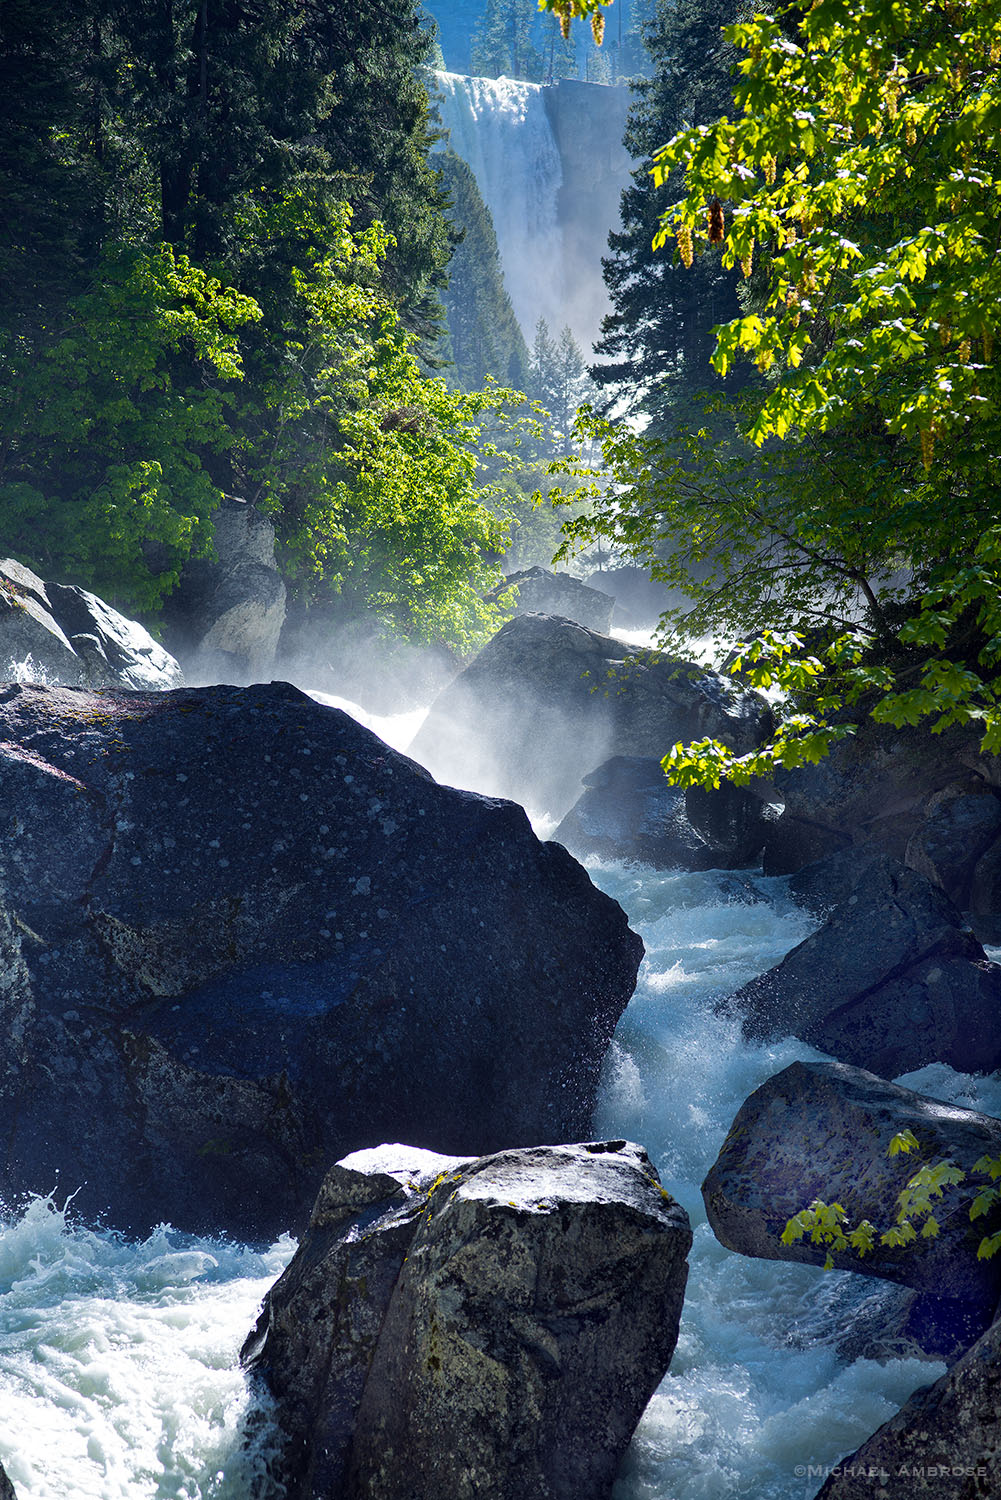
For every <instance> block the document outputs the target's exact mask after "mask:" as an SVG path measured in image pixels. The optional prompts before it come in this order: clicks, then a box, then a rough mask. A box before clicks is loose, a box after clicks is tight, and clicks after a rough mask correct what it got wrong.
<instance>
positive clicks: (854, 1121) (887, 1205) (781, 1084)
mask: <svg viewBox="0 0 1001 1500" xmlns="http://www.w3.org/2000/svg"><path fill="white" fill-rule="evenodd" d="M903 1130H911V1131H912V1132H913V1133H914V1135H915V1136H916V1137H917V1140H918V1144H919V1148H920V1149H919V1150H918V1151H915V1152H912V1153H910V1154H909V1155H903V1154H901V1155H897V1156H894V1157H889V1156H887V1154H886V1153H887V1148H888V1147H889V1144H890V1141H891V1139H892V1138H893V1136H894V1135H896V1134H897V1133H898V1132H901V1131H903ZM999 1151H1001V1120H996V1119H994V1118H992V1117H991V1116H990V1115H982V1114H978V1113H977V1112H976V1111H975V1110H968V1109H960V1108H958V1107H957V1106H955V1105H947V1104H943V1103H941V1102H940V1101H939V1100H936V1099H931V1098H929V1097H928V1096H926V1095H924V1094H917V1093H915V1092H914V1091H913V1090H911V1089H905V1088H901V1087H899V1086H898V1085H897V1084H893V1083H887V1082H886V1080H885V1079H882V1078H876V1077H875V1076H874V1075H873V1074H871V1073H866V1072H864V1071H863V1070H862V1069H860V1068H850V1067H847V1066H845V1065H844V1064H842V1063H819V1062H818V1063H793V1064H792V1065H791V1066H790V1067H788V1068H785V1069H783V1071H782V1072H781V1073H777V1074H776V1075H775V1076H774V1077H772V1078H769V1079H768V1081H767V1082H766V1083H764V1084H762V1086H761V1087H760V1088H759V1089H756V1090H755V1092H754V1093H753V1094H751V1095H750V1097H749V1098H748V1099H746V1100H745V1101H744V1103H743V1104H742V1106H741V1108H740V1110H739V1111H738V1113H737V1115H736V1118H735V1119H734V1122H733V1124H732V1126H731V1127H730V1131H729V1134H728V1135H727V1138H726V1141H725V1142H724V1145H723V1148H722V1150H721V1151H720V1154H719V1157H718V1158H717V1160H716V1162H715V1164H714V1165H713V1167H712V1168H711V1170H710V1172H709V1174H708V1176H707V1177H706V1180H705V1182H704V1183H703V1185H702V1196H703V1198H704V1200H705V1204H706V1211H707V1213H708V1216H709V1223H710V1225H711V1226H712V1230H713V1233H714V1234H715V1235H716V1237H717V1239H718V1240H719V1241H720V1242H721V1243H722V1244H724V1245H726V1246H727V1248H728V1249H730V1250H737V1251H739V1252H740V1253H741V1254H742V1255H753V1256H758V1257H762V1258H764V1259H766V1260H794V1261H806V1262H808V1263H810V1264H814V1265H822V1264H823V1262H824V1259H825V1257H826V1255H827V1249H826V1247H824V1246H821V1245H814V1244H812V1243H810V1242H809V1241H808V1240H798V1241H796V1242H794V1243H793V1244H790V1245H784V1244H783V1243H782V1240H781V1235H782V1231H783V1229H784V1228H785V1225H786V1223H787V1221H788V1220H789V1219H790V1218H791V1217H792V1216H793V1215H794V1214H797V1213H799V1211H800V1210H801V1209H803V1208H807V1207H808V1206H809V1205H810V1204H811V1203H812V1202H813V1200H814V1199H817V1198H819V1199H821V1200H822V1201H823V1202H825V1203H840V1204H841V1205H842V1207H843V1208H844V1209H845V1211H846V1213H847V1215H848V1221H849V1223H850V1224H851V1225H853V1226H854V1225H855V1224H858V1223H859V1222H860V1221H861V1220H862V1219H869V1220H870V1221H871V1222H872V1223H873V1224H875V1225H877V1227H879V1228H881V1229H882V1228H888V1227H889V1226H890V1224H892V1223H893V1221H894V1218H895V1215H896V1200H897V1194H898V1193H899V1191H900V1190H901V1188H902V1187H903V1186H904V1184H905V1183H906V1182H907V1180H908V1178H909V1177H910V1176H911V1175H912V1174H913V1173H914V1172H915V1171H917V1169H918V1167H919V1166H921V1165H923V1164H925V1163H934V1162H937V1161H940V1160H951V1161H953V1162H955V1163H956V1164H957V1165H958V1166H959V1167H960V1168H961V1169H962V1170H963V1171H965V1172H966V1173H967V1174H969V1173H970V1171H971V1169H972V1167H973V1166H974V1164H975V1163H976V1162H977V1161H978V1160H979V1159H980V1158H981V1157H982V1156H984V1155H985V1154H986V1155H992V1156H995V1155H997V1154H998V1152H999ZM976 1181H980V1179H975V1178H972V1177H971V1178H970V1182H971V1183H975V1182H976ZM983 1181H986V1179H983ZM971 1198H972V1194H970V1193H969V1192H966V1193H956V1192H952V1193H950V1194H949V1195H948V1196H946V1197H945V1198H944V1199H942V1200H940V1202H941V1207H940V1208H938V1209H937V1210H936V1216H937V1218H938V1220H939V1225H940V1229H939V1234H938V1235H937V1236H936V1237H935V1238H933V1239H924V1238H920V1237H919V1238H918V1240H917V1241H916V1242H914V1243H912V1244H910V1245H906V1246H904V1247H902V1248H896V1247H893V1246H887V1245H883V1244H881V1243H879V1242H878V1240H877V1243H876V1245H875V1246H874V1248H873V1250H872V1251H871V1252H870V1253H869V1254H867V1255H866V1256H865V1257H864V1258H863V1257H859V1256H858V1255H855V1254H854V1253H852V1252H847V1251H845V1252H842V1251H834V1252H833V1253H832V1258H833V1260H834V1263H835V1265H836V1266H837V1267H838V1268H839V1269H840V1270H848V1271H856V1272H859V1273H861V1274H862V1275H866V1276H881V1277H885V1278H886V1279H887V1280H889V1281H897V1282H901V1283H903V1284H904V1285H905V1286H909V1287H912V1288H914V1289H915V1290H917V1291H920V1292H926V1293H930V1294H931V1295H933V1296H935V1297H939V1298H945V1297H948V1298H952V1299H954V1301H955V1302H956V1303H957V1304H960V1303H962V1304H968V1305H969V1307H970V1311H971V1316H972V1317H973V1318H974V1319H976V1318H977V1317H982V1316H983V1315H984V1314H986V1315H988V1316H990V1315H991V1314H992V1313H993V1309H994V1308H995V1306H996V1304H997V1300H998V1295H999V1293H1001V1262H998V1261H996V1260H993V1261H991V1260H978V1259H977V1248H978V1246H979V1244H980V1241H981V1238H982V1237H983V1235H984V1233H985V1232H990V1228H991V1226H990V1224H989V1223H988V1226H987V1230H986V1231H985V1221H984V1220H983V1219H979V1220H977V1221H976V1222H971V1220H970V1217H969V1205H970V1202H971ZM994 1227H996V1226H994Z"/></svg>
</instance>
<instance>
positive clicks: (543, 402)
mask: <svg viewBox="0 0 1001 1500" xmlns="http://www.w3.org/2000/svg"><path fill="white" fill-rule="evenodd" d="M593 390H594V387H593V384H592V381H591V377H590V375H589V374H588V370H587V366H586V364H585V363H584V356H583V354H582V353H581V350H580V345H579V344H578V343H577V340H576V339H575V338H574V336H573V332H572V330H571V329H570V328H569V327H564V328H563V329H562V330H561V332H560V335H559V338H557V339H554V338H553V336H552V334H551V333H550V332H549V325H548V323H547V322H546V320H545V318H540V319H539V321H538V323H537V324H536V327H535V341H534V343H533V344H532V357H531V363H530V366H529V379H528V391H529V395H530V396H531V397H532V399H533V400H534V401H537V402H538V403H539V405H540V406H542V407H544V408H545V410H546V412H547V413H548V414H549V418H550V421H551V423H552V435H551V438H550V443H549V448H548V452H549V454H550V456H554V455H556V454H564V455H565V454H570V453H572V452H575V451H576V447H577V444H576V443H575V440H574V424H575V422H576V419H577V410H578V408H579V407H580V406H582V405H583V404H584V403H585V402H586V401H587V400H588V399H589V398H590V397H591V396H592V394H593Z"/></svg>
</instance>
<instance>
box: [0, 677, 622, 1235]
mask: <svg viewBox="0 0 1001 1500" xmlns="http://www.w3.org/2000/svg"><path fill="white" fill-rule="evenodd" d="M0 742H2V743H0V826H2V828H3V830H4V835H5V837H4V839H3V842H2V844H0V893H2V895H0V957H2V973H3V984H2V987H0V1016H2V1024H3V1030H4V1035H5V1037H6V1039H7V1045H6V1048H5V1050H4V1053H3V1056H2V1058H0V1122H2V1139H3V1147H2V1150H0V1192H2V1194H3V1196H4V1198H5V1199H7V1200H8V1201H10V1199H11V1197H12V1196H13V1195H16V1194H18V1193H21V1192H24V1191H26V1190H32V1191H39V1192H47V1191H49V1190H50V1189H51V1187H52V1183H53V1182H54V1181H55V1180H56V1176H57V1174H58V1175H59V1180H60V1181H61V1183H62V1184H63V1185H64V1186H65V1187H66V1188H67V1189H68V1190H72V1189H75V1188H79V1189H80V1192H79V1194H78V1196H77V1198H76V1200H75V1203H76V1207H77V1209H78V1210H79V1211H81V1212H83V1213H85V1214H88V1215H92V1214H94V1213H96V1212H98V1211H106V1212H107V1214H108V1215H109V1217H110V1219H111V1221H112V1222H113V1223H115V1224H117V1225H120V1226H122V1227H125V1228H129V1229H132V1230H136V1231H141V1230H143V1229H145V1228H148V1227H149V1226H150V1225H152V1224H156V1223H157V1222H159V1221H160V1220H162V1219H170V1220H172V1221H173V1222H174V1223H175V1224H177V1225H178V1226H179V1227H184V1228H191V1229H199V1230H218V1229H227V1230H229V1231H231V1232H232V1233H234V1234H238V1235H241V1236H243V1237H245V1238H247V1237H250V1238H264V1237H268V1236H272V1235H274V1234H276V1233H278V1232H280V1231H281V1230H282V1229H283V1228H286V1227H289V1226H294V1225H296V1224H299V1223H302V1222H303V1221H304V1220H305V1217H306V1215H307V1214H308V1211H309V1206H310V1204H311V1203H312V1201H313V1198H314V1196H315V1193H316V1187H317V1183H318V1181H319V1180H320V1177H321V1175H322V1172H323V1170H324V1168H325V1166H326V1165H327V1163H329V1162H330V1161H331V1160H335V1159H337V1157H339V1156H341V1155H343V1154H344V1153H345V1152H346V1151H350V1150H352V1149H355V1148H356V1147H358V1146H360V1145H363V1144H364V1143H366V1142H368V1141H371V1140H372V1139H374V1138H375V1139H378V1138H391V1137H399V1136H401V1135H407V1136H409V1137H410V1138H411V1139H412V1140H414V1141H415V1142H416V1143H417V1144H422V1143H431V1142H440V1143H441V1144H442V1146H443V1147H444V1148H445V1149H446V1150H449V1151H455V1152H462V1153H471V1152H482V1151H489V1150H495V1149H499V1148H500V1147H502V1146H505V1145H509V1144H511V1143H512V1142H517V1141H523V1140H525V1139H530V1138H532V1137H536V1138H541V1139H548V1140H560V1139H564V1140H565V1139H572V1138H574V1137H578V1138H579V1137H580V1136H581V1135H582V1134H585V1133H586V1127H587V1125H588V1122H589V1119H590V1113H591V1108H592V1104H593V1100H594V1091H595V1087H596V1082H597V1077H598V1070H599V1067H600V1064H601V1059H602V1056H603V1054H604V1051H605V1048H606V1046H607V1043H608V1040H609V1038H610V1036H611V1034H612V1030H613V1028H614V1026H615V1024H616V1022H617V1020H618V1018H619V1016H620V1014H621V1012H622V1010H623V1008H624V1006H625V1004H626V1001H627V1000H628V998H629V995H630V994H631V992H632V987H633V983H634V981H635V975H636V969H637V966H638V964H639V960H640V956H641V954H642V945H641V943H640V941H639V939H638V938H637V937H635V936H634V935H633V934H632V933H631V932H630V931H629V929H628V927H627V924H626V919H625V916H624V915H623V913H622V911H621V909H620V908H619V907H618V906H617V905H616V903H615V902H613V901H611V900H610V899H609V898H608V897H606V896H604V895H603V894H601V893H600V892H599V891H597V890H595V888H594V887H593V886H592V884H591V882H590V880H589V879H588V877H587V875H586V873H585V872H584V870H582V869H581V867H580V866H579V865H578V864H576V863H575V861H574V860H573V859H572V858H571V857H570V855H569V854H567V853H566V851H565V850H563V849H562V848H560V847H559V846H558V845H556V844H542V843H540V842H539V841H538V840H537V839H536V837H535V835H534V834H533V833H532V830H531V828H530V826H529V824H528V821H527V819H526V817H525V815H524V813H523V811H522V810H521V808H519V807H516V806H514V805H513V804H512V803H504V802H497V801H489V800H487V799H485V798H482V797H477V796H474V795H472V794H469V793H461V792H456V791H454V790H452V789H450V788H447V787H440V786H438V785H436V784H435V783H434V782H433V781H432V780H431V778H430V777H429V776H428V775H427V773H426V772H425V771H423V770H422V769H421V768H420V767H419V766H416V765H415V764H414V763H413V762H411V761H409V760H407V759H406V758H405V757H403V756H400V755H398V754H396V753H395V752H394V751H392V750H390V749H389V748H388V747H387V746H386V745H384V744H383V743H382V741H381V740H379V739H377V738H376V736H375V735H373V734H371V733H370V732H369V731H368V730H366V729H363V728H362V727H361V726H360V725H358V724H356V723H355V722H354V720H352V719H350V718H348V717H347V715H345V714H342V713H340V712H338V711H337V710H335V709H330V708H323V707H321V706H320V705H318V704H316V703H314V702H313V701H312V700H311V699H309V698H307V697H306V696H305V695H304V694H302V693H300V692H298V691H297V690H296V689H295V688H292V687H289V686H288V685H287V684H284V683H274V684H271V685H270V686H259V687H256V688H251V689H239V688H221V687H220V688H203V689H198V690H188V691H182V692H175V693H170V694H139V693H123V692H114V691H108V692H99V693H88V692H85V691H81V690H72V689H54V690H46V689H41V688H19V687H11V688H8V689H7V690H6V691H5V692H4V693H3V694H0Z"/></svg>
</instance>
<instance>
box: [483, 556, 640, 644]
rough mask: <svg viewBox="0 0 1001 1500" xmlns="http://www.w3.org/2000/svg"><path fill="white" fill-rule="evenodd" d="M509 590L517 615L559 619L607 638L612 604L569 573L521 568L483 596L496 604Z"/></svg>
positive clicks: (595, 589)
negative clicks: (570, 621)
mask: <svg viewBox="0 0 1001 1500" xmlns="http://www.w3.org/2000/svg"><path fill="white" fill-rule="evenodd" d="M512 590H513V597H514V612H515V614H517V615H528V614H535V615H559V616H560V617H561V619H564V620H573V621H574V623H575V624H576V625H583V626H584V627H585V629H587V630H596V631H597V632H598V634H599V635H607V634H608V632H609V631H610V630H611V628H612V612H613V610H614V609H615V600H614V599H613V598H612V596H611V594H605V593H603V592H602V591H601V590H600V589H597V588H595V587H594V585H593V584H587V583H582V582H581V581H580V579H579V578H574V577H573V575H572V574H570V573H553V572H550V570H549V569H548V568H525V569H523V570H522V571H521V572H520V573H508V574H506V575H505V577H504V580H503V582H502V583H500V584H499V585H498V586H497V588H495V589H494V590H492V592H491V593H490V594H489V595H488V596H487V597H488V599H491V600H496V599H499V598H501V597H506V596H508V595H509V594H510V593H511V591H512Z"/></svg>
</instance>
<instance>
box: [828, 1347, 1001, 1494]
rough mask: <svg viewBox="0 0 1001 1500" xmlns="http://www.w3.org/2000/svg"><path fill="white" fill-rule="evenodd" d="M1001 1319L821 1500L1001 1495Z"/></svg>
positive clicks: (845, 1463)
mask: <svg viewBox="0 0 1001 1500" xmlns="http://www.w3.org/2000/svg"><path fill="white" fill-rule="evenodd" d="M999 1410H1001V1322H996V1323H994V1324H993V1325H992V1327H990V1328H989V1329H988V1330H987V1332H986V1333H985V1334H984V1335H983V1336H982V1337H981V1338H980V1339H979V1340H978V1341H977V1343H975V1344H974V1345H973V1347H972V1349H969V1350H967V1352H966V1353H965V1354H964V1355H963V1357H962V1359H960V1360H959V1362H958V1363H957V1364H955V1365H953V1367H952V1369H951V1370H949V1371H948V1373H947V1374H945V1375H943V1376H942V1378H941V1380H936V1381H935V1383H934V1385H926V1386H923V1387H922V1388H921V1390H918V1391H915V1392H914V1395H913V1396H912V1397H911V1398H910V1400H909V1401H907V1402H905V1403H904V1405H903V1406H902V1407H901V1409H900V1411H899V1412H898V1413H897V1415H896V1416H895V1417H891V1418H890V1420H889V1421H888V1422H885V1423H884V1424H883V1426H882V1427H880V1429H879V1430H878V1432H876V1433H874V1434H873V1436H872V1437H871V1438H869V1439H868V1441H867V1442H865V1443H863V1444H862V1446H861V1448H858V1449H856V1451H855V1452H854V1453H853V1454H851V1456H850V1457H848V1458H845V1459H843V1460H842V1462H841V1463H840V1464H838V1465H836V1467H835V1469H834V1472H833V1473H832V1474H831V1475H830V1476H829V1478H827V1479H826V1480H825V1481H824V1484H823V1486H822V1488H821V1489H820V1491H819V1493H818V1495H817V1500H873V1497H878V1500H914V1497H915V1496H918V1497H920V1496H927V1497H928V1500H989V1497H992V1496H997V1495H1001V1440H999V1433H998V1412H999Z"/></svg>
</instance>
